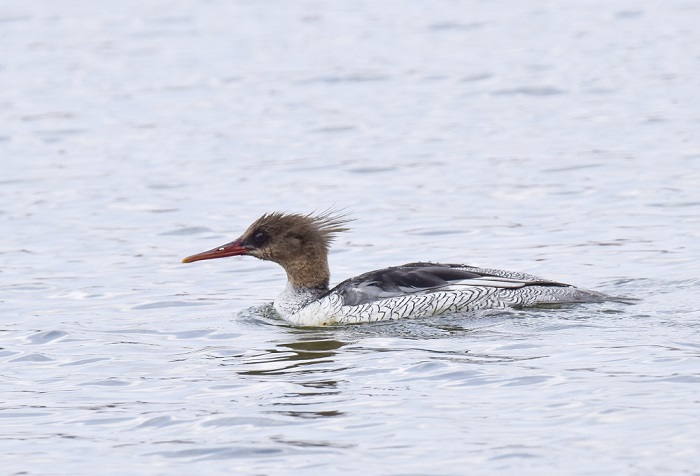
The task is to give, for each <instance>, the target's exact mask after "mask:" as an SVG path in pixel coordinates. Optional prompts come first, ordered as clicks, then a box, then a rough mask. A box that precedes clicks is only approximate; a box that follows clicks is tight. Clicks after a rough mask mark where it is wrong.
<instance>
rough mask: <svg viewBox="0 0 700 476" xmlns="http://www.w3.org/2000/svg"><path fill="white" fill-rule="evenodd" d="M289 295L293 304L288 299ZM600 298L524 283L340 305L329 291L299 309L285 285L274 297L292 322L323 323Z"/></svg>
mask: <svg viewBox="0 0 700 476" xmlns="http://www.w3.org/2000/svg"><path fill="white" fill-rule="evenodd" d="M290 293H291V294H292V295H291V296H290ZM290 297H291V298H292V302H294V303H295V304H296V306H294V305H293V304H292V303H290V301H289V299H290ZM603 299H604V296H603V295H602V294H599V293H596V292H594V291H585V290H582V289H577V288H573V287H546V286H528V287H522V288H517V289H509V288H505V289H504V288H499V287H488V286H464V287H461V288H460V289H458V290H454V289H450V290H444V291H437V292H429V293H421V294H407V295H405V296H398V297H392V298H388V299H382V300H378V301H374V302H370V303H366V304H360V305H357V306H343V304H342V298H341V296H339V295H337V294H329V295H327V296H325V297H323V298H322V299H314V300H311V301H310V302H308V304H306V305H305V306H303V307H301V309H299V307H298V305H299V303H300V301H302V300H304V298H303V297H301V296H298V295H294V293H293V291H291V290H290V289H288V288H287V289H285V292H283V293H282V294H281V295H280V296H279V297H278V299H277V300H276V301H275V309H276V310H277V312H279V313H280V315H281V316H282V317H283V318H284V319H286V320H287V321H289V322H291V323H293V324H295V325H299V326H327V325H333V324H356V323H361V322H377V321H384V320H392V319H405V318H420V317H429V316H437V315H441V314H449V313H455V312H464V311H474V310H479V309H499V308H500V309H502V308H507V307H514V306H534V305H538V304H552V303H572V302H593V301H597V300H603ZM290 311H292V312H290Z"/></svg>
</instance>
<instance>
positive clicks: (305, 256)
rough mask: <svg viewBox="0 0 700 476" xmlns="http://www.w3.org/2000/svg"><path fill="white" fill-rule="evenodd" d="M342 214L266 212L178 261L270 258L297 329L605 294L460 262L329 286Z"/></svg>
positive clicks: (283, 309) (285, 311) (284, 310)
mask: <svg viewBox="0 0 700 476" xmlns="http://www.w3.org/2000/svg"><path fill="white" fill-rule="evenodd" d="M349 221H351V220H349V219H347V217H346V216H345V215H338V214H333V213H332V212H325V213H321V214H318V215H313V214H311V215H298V214H286V213H268V214H265V215H263V216H262V217H260V218H259V219H258V220H256V221H255V222H254V223H253V224H252V225H250V226H249V227H248V229H247V230H246V231H245V233H243V235H241V237H240V238H238V239H237V240H234V241H232V242H231V243H227V244H225V245H222V246H219V247H217V248H214V249H212V250H209V251H205V252H203V253H199V254H196V255H192V256H188V257H187V258H185V259H183V260H182V262H183V263H192V262H194V261H200V260H205V259H214V258H223V257H226V256H239V255H250V256H254V257H256V258H259V259H263V260H268V261H274V262H275V263H278V264H279V265H281V266H282V267H283V268H284V270H285V271H286V272H287V286H286V288H285V290H284V291H283V292H282V293H281V294H280V295H279V296H278V297H277V299H275V303H274V307H275V309H276V310H277V312H278V313H279V314H280V315H281V316H282V317H283V318H284V319H286V320H287V321H289V322H291V323H293V324H296V325H301V326H323V325H330V324H349V323H360V322H374V321H382V320H386V319H401V318H408V317H425V316H436V315H440V314H447V313H455V312H460V311H472V310H477V309H491V308H506V307H522V306H535V305H540V304H557V303H562V304H563V303H589V302H601V301H605V300H606V299H609V298H608V296H606V295H604V294H601V293H598V292H595V291H587V290H584V289H579V288H576V287H574V286H571V285H569V284H564V283H558V282H555V281H549V280H546V279H542V278H538V277H536V276H532V275H530V274H525V273H516V272H511V271H502V270H498V269H484V268H475V267H473V266H466V265H461V264H438V263H410V264H405V265H403V266H395V267H391V268H386V269H380V270H377V271H370V272H369V273H365V274H361V275H360V276H357V277H355V278H350V279H348V280H346V281H343V282H342V283H340V284H339V285H337V286H336V287H334V288H333V289H330V290H329V289H328V282H329V279H330V271H329V269H328V249H329V247H330V244H331V242H332V241H333V239H334V238H335V236H336V234H337V233H340V232H343V231H347V230H348V228H346V227H345V225H347V223H348V222H349Z"/></svg>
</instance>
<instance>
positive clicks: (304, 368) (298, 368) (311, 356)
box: [239, 339, 348, 386]
mask: <svg viewBox="0 0 700 476" xmlns="http://www.w3.org/2000/svg"><path fill="white" fill-rule="evenodd" d="M347 344H348V342H342V341H338V340H333V339H322V340H299V341H295V342H287V343H282V344H277V345H276V346H275V347H274V348H271V349H267V350H266V351H264V353H263V354H260V355H257V356H255V357H252V358H251V359H250V360H249V361H247V362H244V363H243V365H246V366H251V367H253V368H251V369H250V370H243V371H239V374H241V375H280V374H287V373H292V372H294V373H318V372H320V373H326V372H337V371H340V370H343V369H341V368H334V367H333V366H329V365H326V364H331V363H333V361H334V360H333V357H334V356H335V355H336V354H337V351H338V349H340V348H342V347H344V346H346V345H347ZM319 383H322V385H321V386H328V384H327V383H323V382H319ZM332 383H333V385H335V382H332Z"/></svg>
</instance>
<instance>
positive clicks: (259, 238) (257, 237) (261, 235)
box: [252, 231, 268, 247]
mask: <svg viewBox="0 0 700 476" xmlns="http://www.w3.org/2000/svg"><path fill="white" fill-rule="evenodd" d="M267 238H268V237H267V233H265V232H264V231H258V232H256V233H255V234H254V235H253V240H252V241H253V245H255V246H256V247H260V246H262V245H264V244H265V242H266V241H267Z"/></svg>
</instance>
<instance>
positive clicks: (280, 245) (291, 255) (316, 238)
mask: <svg viewBox="0 0 700 476" xmlns="http://www.w3.org/2000/svg"><path fill="white" fill-rule="evenodd" d="M349 221H351V220H349V219H348V218H347V216H346V215H343V214H338V213H334V212H330V211H329V212H323V213H320V214H318V215H311V214H310V215H298V214H286V213H278V212H274V213H266V214H265V215H263V216H261V217H260V218H258V219H257V220H256V221H255V222H254V223H253V224H252V225H250V226H249V227H248V229H247V230H246V231H245V233H243V234H242V235H241V237H240V238H238V239H236V240H234V241H232V242H230V243H227V244H225V245H222V246H218V247H216V248H214V249H212V250H209V251H205V252H203V253H199V254H196V255H192V256H188V257H187V258H185V259H183V260H182V262H183V263H192V262H194V261H201V260H205V259H214V258H224V257H226V256H241V255H248V256H254V257H256V258H259V259H264V260H268V261H274V262H275V263H278V264H279V265H281V266H282V267H283V268H284V270H285V271H286V272H287V278H288V279H289V282H290V284H291V285H292V286H295V287H301V288H319V287H326V288H327V287H328V281H329V279H330V271H329V269H328V249H329V248H330V244H331V242H332V241H333V239H334V238H335V236H336V234H337V233H340V232H343V231H347V230H348V228H346V227H345V225H347V223H348V222H349Z"/></svg>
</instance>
